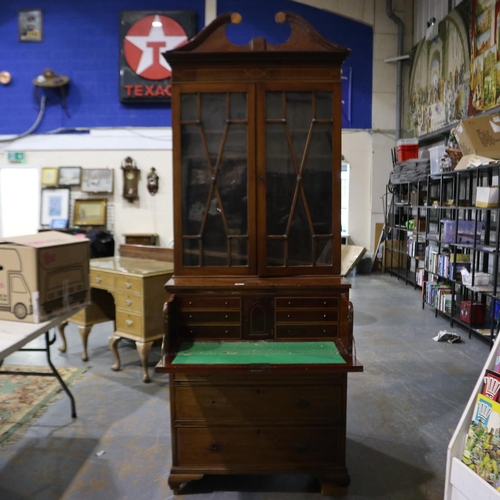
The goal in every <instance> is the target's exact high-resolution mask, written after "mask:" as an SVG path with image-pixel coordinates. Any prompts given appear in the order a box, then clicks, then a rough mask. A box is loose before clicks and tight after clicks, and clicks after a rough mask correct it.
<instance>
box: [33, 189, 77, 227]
mask: <svg viewBox="0 0 500 500" xmlns="http://www.w3.org/2000/svg"><path fill="white" fill-rule="evenodd" d="M70 193H71V191H70V189H69V188H56V189H51V188H45V189H42V203H41V207H40V224H41V225H42V226H49V227H52V224H53V221H54V220H56V219H57V220H65V221H67V220H68V219H69V197H70Z"/></svg>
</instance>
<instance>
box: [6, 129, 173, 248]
mask: <svg viewBox="0 0 500 500" xmlns="http://www.w3.org/2000/svg"><path fill="white" fill-rule="evenodd" d="M8 150H14V151H24V152H25V155H26V162H27V163H28V164H29V165H30V166H37V167H38V168H40V169H41V168H42V167H59V166H80V167H82V168H108V167H109V168H113V169H114V171H115V173H114V193H113V195H112V196H110V197H109V202H108V203H109V204H110V211H109V212H110V217H109V219H110V224H109V226H110V229H112V230H113V233H114V236H115V242H116V244H117V245H119V244H120V243H123V242H124V241H123V238H122V235H123V233H157V234H158V235H159V237H160V245H162V246H167V245H168V244H169V243H170V242H171V241H172V240H173V206H172V146H171V133H170V130H169V129H113V130H94V131H92V133H91V134H88V135H76V136H75V135H72V134H66V135H65V134H61V135H54V136H50V135H49V136H47V135H38V136H37V135H34V136H30V137H26V138H24V139H21V140H19V141H16V142H15V143H13V144H10V145H8V146H5V145H4V149H3V150H2V149H0V168H2V167H5V166H9V167H12V166H14V165H15V164H11V163H9V162H8V159H7V152H8ZM127 156H131V157H132V158H133V159H134V160H135V162H136V164H137V167H138V168H139V169H140V171H141V179H140V182H139V199H138V200H136V201H134V202H133V203H130V202H128V201H127V200H125V199H124V198H123V197H122V189H123V174H122V170H121V165H122V162H123V160H124V159H125V158H126V157H127ZM151 167H155V168H156V173H157V174H158V176H159V177H160V181H159V190H158V192H157V193H156V195H155V196H151V195H150V194H149V192H148V191H147V187H146V178H147V174H148V173H149V171H150V170H151ZM15 189H20V190H21V189H22V186H16V187H15ZM76 189H77V188H73V190H74V193H75V194H76V195H77V196H79V194H78V192H77V191H76ZM81 196H82V197H85V198H86V197H91V198H103V197H107V196H102V195H98V194H96V195H89V194H87V193H82V194H81ZM0 235H1V228H0Z"/></svg>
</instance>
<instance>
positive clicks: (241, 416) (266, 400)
mask: <svg viewBox="0 0 500 500" xmlns="http://www.w3.org/2000/svg"><path fill="white" fill-rule="evenodd" d="M343 394H344V389H343V387H342V386H340V385H336V386H320V387H314V386H311V385H302V386H301V385H298V386H297V385H289V386H287V385H280V386H266V385H255V386H236V385H232V386H220V385H219V386H210V385H207V386H196V385H192V386H189V385H185V386H177V387H175V418H176V422H178V421H180V420H204V421H206V422H217V421H222V420H235V421H245V422H247V421H250V420H252V421H255V420H260V421H262V420H267V421H270V420H273V421H274V420H279V421H284V420H287V421H289V422H290V421H300V422H301V423H304V422H306V421H307V422H311V423H312V422H318V421H320V422H323V423H335V424H337V423H340V421H341V418H342V416H343V415H344V407H345V401H344V397H343Z"/></svg>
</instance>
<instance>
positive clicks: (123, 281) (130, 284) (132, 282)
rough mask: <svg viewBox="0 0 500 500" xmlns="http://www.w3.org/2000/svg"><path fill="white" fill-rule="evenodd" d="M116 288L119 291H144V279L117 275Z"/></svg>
mask: <svg viewBox="0 0 500 500" xmlns="http://www.w3.org/2000/svg"><path fill="white" fill-rule="evenodd" d="M115 290H116V291H117V292H129V293H142V280H141V278H132V277H131V276H116V278H115Z"/></svg>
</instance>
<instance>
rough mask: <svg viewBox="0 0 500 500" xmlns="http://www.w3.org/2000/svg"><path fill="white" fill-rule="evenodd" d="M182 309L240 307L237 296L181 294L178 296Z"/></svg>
mask: <svg viewBox="0 0 500 500" xmlns="http://www.w3.org/2000/svg"><path fill="white" fill-rule="evenodd" d="M178 300H179V304H180V306H181V308H182V309H219V310H220V309H240V307H241V300H240V298H239V297H198V296H196V295H183V296H180V297H179V299H178Z"/></svg>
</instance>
